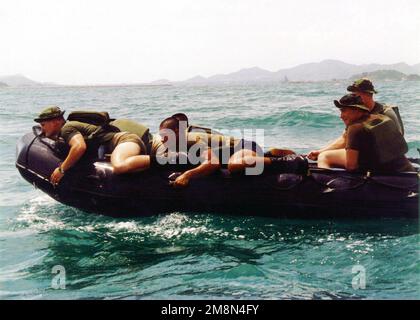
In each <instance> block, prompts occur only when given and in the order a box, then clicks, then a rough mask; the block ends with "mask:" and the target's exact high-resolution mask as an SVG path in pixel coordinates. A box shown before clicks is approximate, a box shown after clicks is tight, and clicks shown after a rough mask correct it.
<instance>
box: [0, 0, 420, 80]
mask: <svg viewBox="0 0 420 320" xmlns="http://www.w3.org/2000/svg"><path fill="white" fill-rule="evenodd" d="M324 59H339V60H342V61H345V62H348V63H355V64H364V63H374V62H375V63H396V62H401V61H404V62H407V63H409V64H415V63H420V0H398V1H388V0H381V1H379V0H378V1H377V0H352V1H343V0H321V1H314V0H287V1H282V0H167V1H164V0H147V1H142V0H133V1H128V0H118V1H108V0H69V1H68V0H36V1H33V0H32V1H26V0H25V1H19V0H11V1H9V0H1V3H0V75H7V74H15V73H22V74H24V75H26V76H28V77H30V78H32V79H34V80H37V81H44V82H45V81H48V82H57V83H62V84H86V83H116V82H147V81H153V80H156V79H161V78H166V79H170V80H184V79H187V78H190V77H193V76H195V75H198V74H200V75H203V76H209V75H213V74H217V73H229V72H233V71H237V70H239V69H241V68H245V67H253V66H259V67H261V68H264V69H268V70H271V71H277V70H278V69H281V68H285V67H292V66H294V65H297V64H301V63H306V62H317V61H321V60H324Z"/></svg>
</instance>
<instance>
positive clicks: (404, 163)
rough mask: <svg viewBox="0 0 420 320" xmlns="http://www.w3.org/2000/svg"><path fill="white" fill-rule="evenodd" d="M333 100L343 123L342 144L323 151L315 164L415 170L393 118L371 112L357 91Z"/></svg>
mask: <svg viewBox="0 0 420 320" xmlns="http://www.w3.org/2000/svg"><path fill="white" fill-rule="evenodd" d="M334 104H335V106H336V107H337V108H339V109H340V112H341V119H342V120H343V122H344V124H345V125H346V135H345V142H344V145H345V148H343V149H338V150H331V151H328V152H325V153H322V155H324V156H323V157H319V158H318V167H320V168H331V167H338V168H345V169H346V170H349V171H355V170H359V171H375V172H386V173H390V172H403V171H414V168H413V166H412V165H411V164H410V162H409V161H408V159H407V158H406V157H405V153H406V152H407V151H408V147H407V143H406V141H405V140H404V137H403V136H402V134H401V132H400V131H399V130H398V127H397V125H396V124H395V122H394V121H393V120H391V119H390V118H389V117H387V116H385V115H381V114H372V113H370V109H369V107H368V106H366V105H365V104H364V103H363V100H362V98H361V97H360V96H358V95H356V94H347V95H345V96H343V97H342V98H341V99H340V100H338V101H337V100H334Z"/></svg>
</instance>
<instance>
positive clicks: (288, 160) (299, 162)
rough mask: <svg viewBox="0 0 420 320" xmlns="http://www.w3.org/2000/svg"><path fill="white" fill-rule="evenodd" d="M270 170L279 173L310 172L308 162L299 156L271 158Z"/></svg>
mask: <svg viewBox="0 0 420 320" xmlns="http://www.w3.org/2000/svg"><path fill="white" fill-rule="evenodd" d="M270 160H271V165H270V167H269V168H270V169H271V170H273V171H275V172H279V173H297V174H306V173H307V172H308V160H307V159H306V158H304V157H302V156H299V155H295V154H292V155H288V156H284V157H271V158H270Z"/></svg>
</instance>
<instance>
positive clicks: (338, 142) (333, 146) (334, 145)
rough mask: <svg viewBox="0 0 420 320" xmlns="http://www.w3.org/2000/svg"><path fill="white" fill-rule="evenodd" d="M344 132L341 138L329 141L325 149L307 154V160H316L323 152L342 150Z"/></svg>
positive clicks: (344, 141)
mask: <svg viewBox="0 0 420 320" xmlns="http://www.w3.org/2000/svg"><path fill="white" fill-rule="evenodd" d="M345 136H346V132H345V131H344V132H343V134H342V135H341V136H339V137H338V138H337V139H335V140H334V141H331V142H330V143H329V144H328V145H326V146H325V147H323V148H321V149H319V150H313V151H311V152H310V153H309V154H308V158H309V159H311V160H317V159H318V155H319V154H320V153H322V152H324V151H327V150H337V149H343V148H345V146H346V138H345Z"/></svg>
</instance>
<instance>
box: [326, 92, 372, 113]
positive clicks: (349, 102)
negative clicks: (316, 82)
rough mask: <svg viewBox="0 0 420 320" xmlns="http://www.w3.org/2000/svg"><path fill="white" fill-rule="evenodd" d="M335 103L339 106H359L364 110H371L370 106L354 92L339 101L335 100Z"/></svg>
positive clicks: (358, 107)
mask: <svg viewBox="0 0 420 320" xmlns="http://www.w3.org/2000/svg"><path fill="white" fill-rule="evenodd" d="M334 104H335V106H336V107H337V108H344V107H346V108H357V109H361V110H364V111H369V108H368V107H366V106H365V105H364V104H363V101H362V98H360V97H359V96H357V95H355V94H354V93H350V94H346V95H345V96H343V97H341V98H340V100H338V101H337V100H334Z"/></svg>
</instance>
